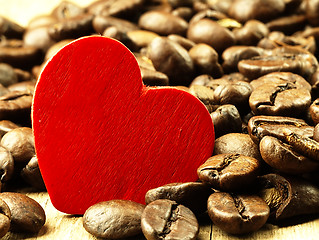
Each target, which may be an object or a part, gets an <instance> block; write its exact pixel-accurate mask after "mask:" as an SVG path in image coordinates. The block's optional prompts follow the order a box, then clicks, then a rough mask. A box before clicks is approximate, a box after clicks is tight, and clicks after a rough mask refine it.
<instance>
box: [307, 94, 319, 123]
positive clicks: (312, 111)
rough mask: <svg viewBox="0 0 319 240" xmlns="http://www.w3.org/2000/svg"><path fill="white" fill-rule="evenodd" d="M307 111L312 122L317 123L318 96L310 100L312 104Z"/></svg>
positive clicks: (318, 115) (318, 116)
mask: <svg viewBox="0 0 319 240" xmlns="http://www.w3.org/2000/svg"><path fill="white" fill-rule="evenodd" d="M309 112H310V115H311V119H312V121H313V122H314V124H317V123H319V98H317V99H316V100H315V101H313V102H312V104H311V105H310V107H309Z"/></svg>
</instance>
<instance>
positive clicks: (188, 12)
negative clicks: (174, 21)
mask: <svg viewBox="0 0 319 240" xmlns="http://www.w3.org/2000/svg"><path fill="white" fill-rule="evenodd" d="M193 14H194V11H193V9H192V8H190V7H178V8H176V9H174V10H173V11H172V15H174V16H177V17H180V18H183V19H184V20H185V21H189V20H190V19H191V18H192V16H193Z"/></svg>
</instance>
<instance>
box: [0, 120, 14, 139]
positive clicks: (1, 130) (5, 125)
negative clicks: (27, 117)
mask: <svg viewBox="0 0 319 240" xmlns="http://www.w3.org/2000/svg"><path fill="white" fill-rule="evenodd" d="M18 127H19V126H18V125H17V124H15V123H13V122H11V121H9V120H1V121H0V137H1V138H2V137H3V135H4V134H6V133H7V132H9V131H11V130H12V129H15V128H18Z"/></svg>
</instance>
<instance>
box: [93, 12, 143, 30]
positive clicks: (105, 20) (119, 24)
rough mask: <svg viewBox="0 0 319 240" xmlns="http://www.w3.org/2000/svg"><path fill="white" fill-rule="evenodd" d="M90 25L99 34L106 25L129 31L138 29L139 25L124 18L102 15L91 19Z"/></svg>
mask: <svg viewBox="0 0 319 240" xmlns="http://www.w3.org/2000/svg"><path fill="white" fill-rule="evenodd" d="M92 25H93V28H94V30H95V31H96V32H97V33H100V34H102V33H103V32H104V30H105V29H106V28H107V27H112V26H114V27H116V28H118V29H121V30H122V31H123V32H129V31H133V30H138V29H139V27H138V26H137V25H136V24H135V23H132V22H130V21H127V20H125V19H121V18H116V17H110V16H102V15H98V16H95V17H94V19H93V21H92Z"/></svg>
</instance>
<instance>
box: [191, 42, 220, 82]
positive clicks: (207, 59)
mask: <svg viewBox="0 0 319 240" xmlns="http://www.w3.org/2000/svg"><path fill="white" fill-rule="evenodd" d="M188 53H189V55H190V57H191V58H192V60H193V62H194V65H195V69H196V70H197V73H198V74H208V75H211V76H213V77H216V78H218V77H221V76H222V75H223V69H222V67H221V66H220V64H219V62H218V53H217V52H216V51H215V49H214V48H212V47H211V46H209V45H207V44H205V43H199V44H196V45H195V46H194V47H192V48H191V49H190V50H189V52H188Z"/></svg>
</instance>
